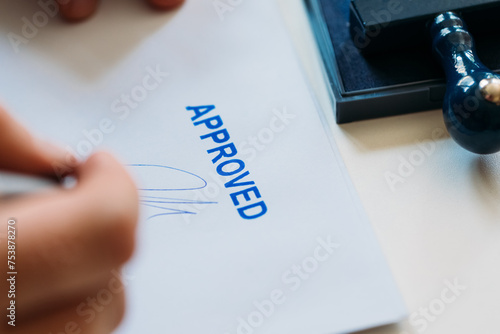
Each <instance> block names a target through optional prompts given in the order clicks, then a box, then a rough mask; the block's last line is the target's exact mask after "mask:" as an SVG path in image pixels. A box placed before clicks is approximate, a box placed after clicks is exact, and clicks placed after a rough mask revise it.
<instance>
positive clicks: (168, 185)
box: [128, 164, 218, 220]
mask: <svg viewBox="0 0 500 334" xmlns="http://www.w3.org/2000/svg"><path fill="white" fill-rule="evenodd" d="M128 167H130V168H131V169H133V172H135V175H136V176H138V177H139V179H140V180H141V182H140V184H141V185H142V186H143V188H140V189H139V191H140V194H141V195H140V203H141V205H143V206H145V207H149V208H153V209H158V210H159V211H160V213H156V214H153V215H151V216H150V217H148V220H149V219H153V218H156V217H161V216H170V215H196V214H197V212H195V211H193V209H192V208H190V207H189V206H191V205H213V204H218V203H217V202H212V201H200V200H191V199H186V198H185V197H186V194H190V193H194V192H195V191H196V190H201V189H204V188H205V187H206V186H207V181H205V179H203V178H202V177H201V176H199V175H196V174H194V173H192V172H189V171H186V170H183V169H179V168H174V167H169V166H163V165H149V164H132V165H128ZM166 191H171V192H181V193H182V194H183V196H182V197H161V196H152V195H156V194H158V192H166ZM180 206H187V208H180Z"/></svg>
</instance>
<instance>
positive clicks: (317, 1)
mask: <svg viewBox="0 0 500 334" xmlns="http://www.w3.org/2000/svg"><path fill="white" fill-rule="evenodd" d="M374 1H375V2H377V0H374ZM419 1H420V3H422V5H429V4H434V5H435V4H436V3H439V0H438V1H437V2H436V1H423V0H419ZM456 1H459V2H460V1H462V2H467V1H471V0H456ZM475 1H476V2H477V1H478V0H475ZM482 1H483V2H493V1H491V0H482ZM495 2H497V1H495ZM305 3H306V7H307V10H308V14H309V19H310V22H311V25H312V27H313V31H314V34H315V37H316V41H317V44H318V46H319V49H320V52H321V56H322V59H323V62H324V67H325V70H326V77H327V80H328V83H329V85H330V87H331V97H332V101H333V104H334V110H335V113H336V119H337V122H338V123H347V122H353V121H359V120H364V119H370V118H378V117H384V116H393V115H399V114H406V113H412V112H417V111H424V110H432V109H441V108H442V103H443V97H444V94H445V91H446V85H445V77H444V71H443V70H442V68H441V67H440V64H439V62H438V61H437V60H436V59H435V58H434V56H433V52H432V50H431V44H430V41H428V39H427V35H426V31H425V29H421V30H422V31H418V29H416V30H415V31H414V34H413V35H411V34H408V30H404V31H403V30H402V29H398V27H397V26H396V27H395V28H394V29H393V31H392V32H393V33H394V34H398V33H402V32H403V33H405V34H408V35H407V37H406V38H401V36H396V37H392V38H391V37H388V38H385V39H383V42H382V43H373V45H370V41H366V40H362V39H360V38H359V36H358V38H356V36H357V35H356V30H355V29H356V27H355V26H352V25H351V22H354V24H355V22H356V18H354V19H353V20H351V19H352V18H351V15H352V12H353V11H352V10H351V6H352V4H351V1H350V0H305ZM384 3H385V6H384V7H380V8H377V7H374V9H373V10H371V11H370V12H369V13H370V15H372V16H373V18H374V19H375V20H377V21H380V22H382V21H384V20H387V19H388V18H391V17H397V16H398V15H399V14H400V12H401V8H400V4H401V2H400V0H385V1H384ZM497 3H498V2H497ZM464 16H467V13H465V14H464ZM469 16H470V17H466V19H467V22H468V25H469V29H470V30H471V32H472V33H473V34H474V37H475V40H476V47H477V51H478V54H479V57H480V59H481V60H482V62H483V63H484V64H485V65H486V66H488V67H489V68H490V69H492V70H494V71H495V72H500V34H499V33H498V29H497V30H495V28H496V26H497V25H499V24H498V18H499V17H500V6H498V5H496V7H494V8H491V9H488V10H486V11H483V12H481V13H480V15H476V16H474V15H473V14H470V15H469ZM499 26H500V25H499ZM422 27H424V26H423V25H422ZM351 30H353V31H354V33H353V34H351ZM372 34H373V36H374V38H375V37H378V36H376V34H377V30H376V29H375V30H374V31H373V32H372ZM353 37H354V38H353ZM391 41H397V43H398V45H396V47H393V45H391ZM356 43H357V45H356ZM375 44H376V45H375ZM357 46H359V48H358V47H357Z"/></svg>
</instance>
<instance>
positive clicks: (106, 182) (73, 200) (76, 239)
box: [0, 153, 138, 313]
mask: <svg viewBox="0 0 500 334" xmlns="http://www.w3.org/2000/svg"><path fill="white" fill-rule="evenodd" d="M76 176H77V178H78V185H77V186H76V187H75V188H73V189H69V190H64V189H59V190H56V191H52V192H48V193H43V194H37V195H32V196H27V197H23V198H20V199H14V200H11V201H3V202H2V203H0V222H7V221H8V220H9V219H10V218H12V217H15V220H16V225H17V226H18V228H17V229H18V232H19V234H18V237H17V244H18V250H17V254H16V265H17V268H16V269H17V271H18V273H19V276H18V282H17V285H18V288H19V294H18V295H17V297H16V298H17V300H18V301H19V304H21V305H27V307H26V308H25V310H24V313H29V312H31V311H32V310H33V309H36V308H39V307H41V306H43V305H52V304H54V303H57V302H61V300H64V299H65V298H67V297H68V296H72V295H73V294H74V293H75V291H80V290H85V289H87V288H88V287H89V286H92V285H94V284H96V282H98V281H100V280H101V279H102V276H103V275H106V274H107V273H108V272H109V271H110V270H112V269H113V268H117V267H119V266H121V265H122V264H123V263H124V262H125V261H126V260H128V258H129V257H130V256H131V254H132V252H133V249H134V240H135V227H136V222H137V215H138V199H137V191H136V188H135V185H134V183H133V182H132V180H131V179H130V177H129V176H128V174H127V172H126V171H125V169H124V168H123V166H122V165H121V164H120V163H119V162H118V161H116V160H115V159H114V158H112V157H111V156H110V155H109V154H106V153H98V154H95V155H93V156H92V157H90V158H89V159H88V161H86V162H85V163H83V164H82V165H81V166H80V167H78V169H77V171H76ZM5 254H6V253H5ZM4 284H5V283H4ZM1 285H2V283H0V286H1ZM0 306H1V307H4V306H5V304H4V303H1V302H0ZM28 306H29V307H28Z"/></svg>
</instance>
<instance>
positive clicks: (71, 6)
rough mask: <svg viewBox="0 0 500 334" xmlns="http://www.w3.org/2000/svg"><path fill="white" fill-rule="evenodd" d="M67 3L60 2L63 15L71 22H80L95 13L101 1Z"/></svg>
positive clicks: (72, 0) (71, 0)
mask: <svg viewBox="0 0 500 334" xmlns="http://www.w3.org/2000/svg"><path fill="white" fill-rule="evenodd" d="M65 2H66V3H64V2H63V1H59V8H60V10H61V15H62V16H63V17H64V18H65V19H67V20H70V21H80V20H83V19H86V18H88V17H89V16H91V15H92V14H93V13H94V12H95V10H96V9H97V5H98V3H99V0H67V1H65ZM63 3H64V4H63Z"/></svg>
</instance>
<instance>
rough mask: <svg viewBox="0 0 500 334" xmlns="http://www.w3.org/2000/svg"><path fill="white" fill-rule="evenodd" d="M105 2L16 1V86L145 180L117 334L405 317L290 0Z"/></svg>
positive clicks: (289, 329) (12, 105) (3, 84)
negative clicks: (325, 121) (327, 122)
mask: <svg viewBox="0 0 500 334" xmlns="http://www.w3.org/2000/svg"><path fill="white" fill-rule="evenodd" d="M221 4H222V5H224V6H222V5H221ZM27 7H28V9H26V8H27ZM101 9H102V10H101V11H100V12H99V13H98V14H97V15H96V16H95V17H94V18H92V19H91V20H89V21H87V22H84V23H81V24H77V25H68V24H66V23H63V22H61V21H60V20H59V19H58V18H57V17H54V18H52V17H51V16H50V13H49V12H47V9H44V8H43V7H41V6H40V4H39V3H36V2H31V3H30V4H28V5H25V6H23V5H22V2H19V3H13V2H12V1H7V0H2V1H0V13H1V14H0V21H1V22H2V23H0V29H1V33H2V39H1V41H0V49H1V50H0V54H1V55H2V56H1V58H2V63H1V66H2V76H0V94H1V96H2V101H3V105H4V106H6V107H7V108H8V109H9V110H10V111H11V112H12V113H13V114H14V115H15V116H16V118H18V119H19V120H20V121H22V122H23V123H25V124H26V125H27V126H28V127H29V128H30V129H31V130H32V131H33V132H35V133H36V134H37V135H39V136H41V137H45V138H48V139H50V140H53V141H55V142H58V143H61V144H62V145H63V146H67V147H68V148H69V149H71V150H72V151H73V152H74V154H75V155H77V156H79V157H81V158H84V157H86V156H88V155H89V154H90V153H91V152H93V151H96V150H102V149H104V150H109V151H111V152H113V153H114V154H115V155H117V156H118V157H119V158H120V159H121V160H122V161H123V162H124V164H126V165H128V168H129V170H130V172H131V173H132V174H133V175H134V177H135V178H136V180H137V183H138V186H139V188H140V189H141V191H140V195H141V197H140V198H141V210H142V212H141V221H140V223H139V227H138V234H139V236H138V247H137V252H136V255H135V256H134V258H133V260H132V261H131V263H129V264H128V265H127V266H126V268H125V269H124V276H123V279H124V281H125V284H126V285H127V293H128V306H127V313H126V317H125V320H124V323H123V324H122V326H121V327H120V328H119V329H118V331H117V332H118V333H120V334H132V333H133V334H137V333H175V334H181V333H204V334H253V333H255V334H271V333H272V334H277V333H287V334H304V333H308V334H326V333H345V332H350V331H354V330H359V329H364V328H368V327H372V326H377V325H382V324H387V323H391V322H395V321H398V320H399V319H401V318H402V317H403V316H404V315H405V309H404V306H403V304H402V301H401V298H400V296H399V294H398V291H397V288H396V285H395V283H394V281H393V279H392V277H391V274H390V271H389V269H388V267H387V264H386V262H385V260H384V258H383V256H382V253H381V250H380V248H379V245H378V244H377V241H376V239H375V238H374V234H373V231H372V230H371V226H370V224H369V222H368V221H367V219H366V218H365V215H364V213H363V212H361V210H360V209H359V208H360V207H361V205H360V204H359V202H358V199H357V197H356V196H355V195H354V191H353V188H352V186H351V184H350V181H349V177H348V174H347V172H346V170H345V168H344V166H343V164H342V161H341V160H339V156H338V154H337V151H336V150H337V149H336V147H335V146H334V145H332V142H331V141H330V140H329V137H328V135H327V133H326V132H325V130H324V127H323V125H322V122H321V119H320V117H319V115H318V112H317V110H316V107H315V104H314V101H313V99H312V97H311V96H310V94H309V91H308V88H307V85H306V84H305V80H304V77H303V75H302V72H301V69H300V67H299V64H298V61H297V59H296V56H295V54H294V52H293V49H292V47H291V44H290V40H289V36H288V35H287V32H286V29H285V28H284V25H283V23H282V18H281V17H280V12H279V10H278V8H277V6H276V4H275V3H274V1H269V0H252V1H238V2H237V1H224V0H221V1H215V2H214V1H211V0H210V1H208V0H207V1H205V0H187V2H186V3H185V5H184V6H183V7H181V8H180V9H179V10H177V11H175V12H173V13H167V14H165V13H157V12H153V11H152V10H150V9H149V8H147V6H145V5H144V4H143V3H142V2H141V1H103V4H102V8H101ZM40 13H42V14H40ZM43 13H46V14H45V17H47V22H45V21H44V15H43ZM44 22H45V23H46V24H43V23H44ZM97 300H98V302H99V298H97ZM83 311H84V312H82V310H79V311H77V310H75V319H77V318H79V317H83V318H84V319H87V317H89V314H90V313H91V312H92V309H91V308H90V306H89V309H86V310H83Z"/></svg>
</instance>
